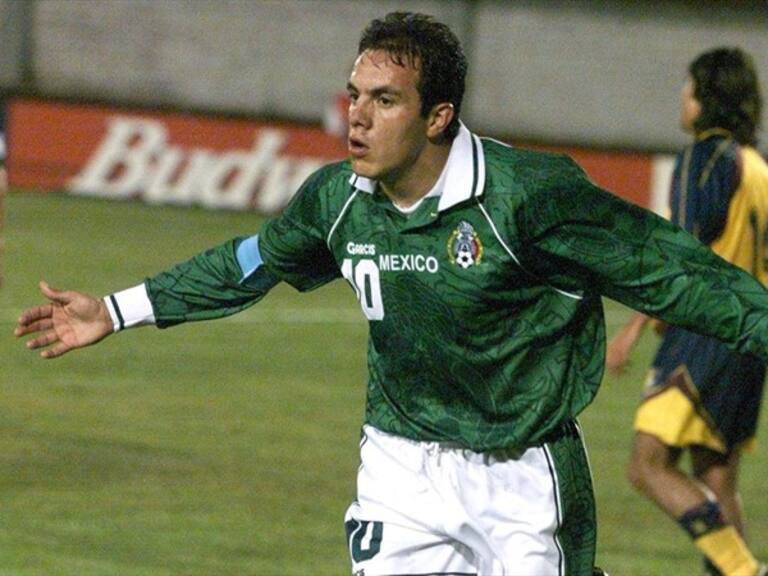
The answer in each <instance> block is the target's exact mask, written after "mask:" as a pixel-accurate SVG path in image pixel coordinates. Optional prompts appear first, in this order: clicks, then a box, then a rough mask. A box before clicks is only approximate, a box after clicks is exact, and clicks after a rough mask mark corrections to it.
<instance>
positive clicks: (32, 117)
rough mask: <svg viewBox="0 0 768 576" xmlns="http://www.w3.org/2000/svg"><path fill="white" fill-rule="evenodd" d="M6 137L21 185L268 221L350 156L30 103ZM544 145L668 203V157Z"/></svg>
mask: <svg viewBox="0 0 768 576" xmlns="http://www.w3.org/2000/svg"><path fill="white" fill-rule="evenodd" d="M8 131H9V137H10V141H11V142H12V145H11V146H10V148H9V159H8V160H9V161H8V165H9V176H10V183H11V186H14V187H18V188H26V189H34V190H41V191H47V192H59V191H63V192H66V193H69V194H74V195H83V196H97V197H104V198H110V199H117V200H142V201H145V202H149V203H157V204H180V205H199V206H204V207H207V208H219V209H233V210H256V211H259V212H262V213H274V212H277V211H279V210H280V209H282V208H283V207H284V206H285V204H286V203H287V202H288V200H290V198H291V197H292V196H293V194H294V193H295V192H296V190H297V189H298V187H299V185H300V184H301V182H302V181H303V180H304V179H305V178H306V177H307V176H308V175H309V174H310V173H311V172H312V171H314V170H315V169H317V168H318V167H319V166H320V165H322V164H324V163H327V162H330V161H334V160H338V159H342V158H344V157H345V155H346V145H345V143H344V141H343V139H342V138H339V137H338V136H335V135H333V134H329V133H327V132H326V131H324V130H323V129H322V128H320V127H318V126H317V125H313V124H299V123H290V124H289V123H275V122H262V121H255V120H235V119H231V118H222V117H214V116H201V115H191V114H180V113H163V112H158V111H153V110H140V109H125V108H122V109H121V108H115V107H108V106H96V105H82V104H73V103H68V102H57V101H44V100H36V99H29V98H13V99H12V100H11V101H10V102H9V106H8ZM504 140H505V141H507V142H509V143H511V144H513V145H519V146H525V147H532V145H530V144H526V143H524V142H515V141H514V140H512V139H509V138H505V139H504ZM536 147H537V148H544V149H546V150H550V151H553V152H559V153H565V154H568V155H570V156H571V157H573V158H574V159H575V160H576V161H577V162H579V164H581V166H582V167H583V168H584V169H585V170H586V172H587V173H588V174H589V175H590V177H591V178H592V179H593V180H594V181H595V182H597V183H598V184H599V185H601V186H602V187H604V188H606V189H608V190H610V191H612V192H614V193H616V194H617V195H619V196H621V197H624V198H625V199H627V200H629V201H631V202H634V203H636V204H639V205H641V206H645V207H651V208H657V207H659V206H661V205H663V204H664V200H663V197H664V194H665V192H666V190H667V189H668V181H669V167H670V166H671V160H670V158H669V157H668V156H664V155H651V154H645V153H630V152H616V151H595V150H588V149H583V148H572V147H558V146H546V147H543V146H536Z"/></svg>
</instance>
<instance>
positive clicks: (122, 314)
mask: <svg viewBox="0 0 768 576" xmlns="http://www.w3.org/2000/svg"><path fill="white" fill-rule="evenodd" d="M104 304H106V305H107V310H109V316H110V317H111V318H112V325H113V326H114V330H115V332H119V331H120V330H124V329H125V328H132V327H133V326H146V325H147V324H154V323H155V313H154V311H153V310H152V303H151V302H150V301H149V296H148V295H147V288H146V286H145V285H144V284H139V285H138V286H134V287H133V288H128V289H127V290H121V291H120V292H115V293H114V294H110V295H109V296H105V297H104Z"/></svg>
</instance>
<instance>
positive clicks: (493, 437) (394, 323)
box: [146, 127, 768, 451]
mask: <svg viewBox="0 0 768 576" xmlns="http://www.w3.org/2000/svg"><path fill="white" fill-rule="evenodd" d="M342 277H343V278H345V279H346V280H347V281H348V282H349V283H350V284H351V285H352V287H353V288H354V291H355V293H356V294H357V297H358V300H359V302H360V306H361V308H362V311H363V313H364V314H365V316H366V317H367V319H368V321H369V327H370V336H369V345H368V367H369V380H368V394H367V408H366V420H367V422H368V423H369V424H371V425H373V426H375V427H376V428H378V429H380V430H383V431H385V432H389V433H393V434H397V435H401V436H405V437H408V438H412V439H416V440H429V441H448V442H456V443H459V444H461V445H463V446H466V447H468V448H471V449H473V450H477V451H483V450H490V449H494V448H499V447H505V446H510V445H514V446H529V445H533V444H536V443H538V442H540V441H542V440H543V439H544V438H546V437H547V435H548V434H550V433H552V432H553V431H554V430H555V429H557V428H558V427H559V426H560V425H561V424H563V423H564V422H566V421H568V420H569V419H571V418H573V417H575V416H576V415H578V414H579V413H580V412H581V411H582V410H583V409H584V408H585V407H586V406H587V405H588V404H589V403H590V402H591V400H592V399H593V397H594V396H595V393H596V392H597V389H598V386H599V384H600V381H601V378H602V373H603V364H604V348H605V327H604V320H603V308H602V302H601V296H607V297H610V298H612V299H615V300H618V301H620V302H623V303H625V304H627V305H628V306H630V307H633V308H635V309H638V310H641V311H643V312H646V313H649V314H652V315H654V316H657V317H660V318H662V319H664V320H666V321H668V322H671V323H675V324H680V325H683V326H686V327H689V328H691V329H693V330H696V331H698V332H703V333H706V334H710V335H713V336H716V337H718V338H720V339H722V340H724V341H726V342H727V343H729V344H730V345H731V346H733V347H735V348H738V349H740V350H742V351H745V352H753V353H757V354H759V355H761V356H762V357H765V356H766V351H767V350H768V293H766V291H765V290H764V289H763V288H762V286H760V284H758V283H757V282H756V281H755V280H754V279H753V278H751V277H750V276H749V275H747V274H745V273H743V272H741V271H740V270H739V269H737V268H735V267H733V266H731V265H729V264H727V263H725V262H724V261H723V260H721V259H720V258H718V257H717V256H716V255H714V254H713V253H712V252H711V251H710V250H709V249H707V248H706V247H704V246H703V245H701V244H699V243H698V242H697V241H696V240H695V239H693V237H691V236H689V235H688V234H687V233H686V232H684V231H683V230H681V229H680V228H678V227H675V226H673V225H672V224H670V223H668V222H667V221H665V220H663V219H662V218H659V217H657V216H655V215H653V214H652V213H650V212H648V211H645V210H642V209H640V208H638V207H635V206H632V205H630V204H628V203H626V202H624V201H622V200H621V199H619V198H617V197H615V196H614V195H612V194H610V193H608V192H605V191H603V190H601V189H599V188H598V187H596V186H595V185H594V184H593V183H591V182H590V181H589V179H588V178H587V177H586V176H585V175H584V173H583V172H582V171H581V169H580V168H579V167H578V166H577V165H576V164H575V163H574V162H573V161H571V160H570V159H569V158H567V157H565V156H558V155H551V154H545V153H540V152H532V151H525V150H519V149H515V148H511V147H509V146H506V145H504V144H501V143H499V142H496V141H493V140H490V139H481V138H479V137H477V136H476V135H474V134H471V133H470V132H469V131H467V130H466V128H464V127H462V129H461V131H460V134H459V136H458V137H457V138H456V140H455V141H454V143H453V145H452V148H451V153H450V156H449V159H448V162H447V164H446V167H445V169H444V170H443V173H442V175H441V177H440V179H439V181H438V183H437V184H436V186H435V189H434V190H433V192H432V193H431V194H430V195H429V196H427V197H426V198H425V199H424V200H422V202H421V203H420V204H419V205H418V206H417V208H416V209H415V210H413V211H411V212H409V213H403V212H402V211H400V210H398V209H397V208H396V207H395V206H394V205H393V204H392V203H391V202H390V201H389V200H388V199H387V198H386V197H385V196H384V195H383V194H382V193H381V192H380V191H379V190H378V189H377V187H376V183H375V182H373V181H370V180H367V179H365V178H361V177H358V176H356V175H355V174H354V173H353V172H352V170H351V168H350V164H349V163H348V162H340V163H337V164H332V165H329V166H326V167H324V168H322V169H321V170H319V171H318V172H316V173H315V174H314V175H313V176H311V177H310V178H309V179H308V180H307V181H306V182H305V184H304V185H303V187H302V188H301V190H300V191H299V192H298V193H297V195H296V197H295V198H294V199H293V201H292V202H291V204H290V205H289V206H288V207H287V208H286V210H285V211H284V212H283V213H282V214H281V215H280V216H278V217H276V218H274V219H272V220H270V221H268V222H267V223H266V224H265V225H264V226H263V228H262V229H261V230H260V231H259V235H258V237H254V238H251V239H244V238H238V239H234V240H232V241H230V242H228V243H226V244H225V245H223V246H220V247H218V248H214V249H212V250H210V251H208V252H207V253H204V254H201V255H199V256H197V257H196V258H194V259H192V260H190V261H189V262H186V263H184V264H180V265H179V266H177V267H175V268H173V269H171V270H169V271H168V272H164V273H162V274H159V275H158V276H156V277H154V278H150V279H149V280H148V281H147V283H146V286H147V292H148V294H149V297H150V301H151V302H152V307H153V311H154V315H155V319H156V321H157V323H158V324H159V325H160V326H168V325H172V324H175V323H178V322H183V321H188V320H196V319H206V318H212V317H217V316H223V315H226V314H230V313H234V312H236V311H238V310H241V309H243V308H244V307H246V306H249V305H250V304H252V303H253V302H255V301H257V300H258V299H259V298H261V296H263V295H264V294H265V293H266V292H267V291H268V290H269V289H270V288H271V287H272V286H273V285H274V284H276V283H277V282H278V281H285V282H288V283H289V284H291V285H293V286H294V287H296V288H298V289H299V290H310V289H313V288H316V287H318V286H321V285H323V284H326V283H328V282H330V281H332V280H334V279H337V278H342Z"/></svg>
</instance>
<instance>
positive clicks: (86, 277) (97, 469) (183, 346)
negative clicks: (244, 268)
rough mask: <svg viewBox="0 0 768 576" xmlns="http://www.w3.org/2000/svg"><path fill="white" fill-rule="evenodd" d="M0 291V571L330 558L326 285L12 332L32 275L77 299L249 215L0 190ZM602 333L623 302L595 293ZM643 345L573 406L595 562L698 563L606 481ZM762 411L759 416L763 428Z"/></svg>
mask: <svg viewBox="0 0 768 576" xmlns="http://www.w3.org/2000/svg"><path fill="white" fill-rule="evenodd" d="M6 201H7V215H6V229H5V243H6V253H5V257H4V262H3V264H4V268H5V270H4V272H5V273H4V276H5V280H4V285H3V287H2V288H0V411H1V412H2V415H3V417H2V420H0V426H1V427H2V432H3V433H2V434H0V576H3V575H8V576H10V575H13V576H17V575H18V576H43V575H45V576H47V575H50V574H57V575H62V576H64V575H72V576H87V575H94V576H96V575H98V576H103V575H112V574H114V575H121V576H123V575H124V576H171V575H174V576H175V575H190V576H191V575H199V576H211V575H216V576H227V575H231V576H243V575H253V576H271V575H275V576H277V575H280V576H287V575H296V576H298V575H302V576H303V575H308V574H312V575H317V576H321V575H338V574H346V573H348V572H349V568H348V560H347V553H346V545H345V541H344V530H343V525H342V524H343V514H344V511H345V509H346V507H347V505H348V504H349V502H350V501H351V499H352V498H353V496H354V489H355V474H356V470H357V465H358V454H357V441H358V436H359V428H360V424H361V422H362V417H363V402H364V389H365V379H366V373H365V339H366V333H367V328H366V324H365V322H364V321H363V319H362V314H361V313H360V312H359V310H358V308H357V303H356V302H355V300H354V296H353V294H352V291H351V289H349V288H348V287H347V286H346V285H345V284H343V283H341V282H338V283H335V284H333V285H331V286H328V287H325V288H322V289H320V290H318V291H316V292H314V293H311V294H307V295H299V294H297V293H296V292H294V291H293V290H291V289H290V288H287V287H278V288H277V289H276V290H274V291H273V293H271V294H270V295H269V296H268V297H267V298H266V299H265V300H264V301H263V302H262V303H260V304H257V305H256V306H255V307H254V308H252V309H250V310H248V311H246V312H244V313H242V314H240V315H238V316H234V317H232V318H229V319H224V320H219V321H215V322H208V323H201V324H196V325H191V324H190V325H184V326H179V327H176V328H172V329H169V330H165V331H162V330H157V329H155V328H142V329H137V330H130V331H127V332H125V333H123V334H119V335H117V336H115V337H111V338H108V339H107V340H106V341H104V342H102V343H101V344H99V345H98V346H96V347H94V348H90V349H85V350H81V351H78V352H75V353H72V354H69V355H67V356H64V357H63V358H60V359H58V360H53V361H43V360H41V359H38V358H37V357H36V355H35V354H34V353H32V352H29V351H27V350H25V348H24V346H23V344H22V342H21V341H19V340H16V339H15V338H14V337H13V336H12V330H13V326H14V324H15V319H16V317H17V316H18V314H19V312H20V311H21V310H22V309H23V308H25V307H27V306H29V305H32V304H35V303H38V302H40V301H41V298H40V296H39V293H38V290H37V281H38V280H40V279H45V280H47V281H49V282H50V283H51V284H52V285H54V286H57V287H65V288H76V289H80V290H84V291H87V292H90V293H92V294H96V295H102V294H104V293H108V292H110V291H113V290H115V289H119V288H124V287H128V286H131V285H134V284H137V283H139V282H141V281H142V280H143V278H144V277H145V276H146V275H149V274H153V273H155V272H158V271H160V270H162V269H163V268H165V267H167V266H169V265H171V264H173V263H175V262H177V261H179V260H181V259H185V258H187V257H189V256H192V255H193V254H195V253H196V252H198V251H200V250H202V249H204V248H207V247H208V246H210V245H213V244H217V243H219V242H223V241H225V240H227V239H228V238H230V237H231V236H234V235H238V234H250V233H252V232H253V231H255V230H256V229H257V228H258V225H259V222H260V219H259V218H258V217H257V216H254V215H252V214H243V213H226V212H206V211H203V210H198V209H182V208H168V207H149V206H145V205H140V204H134V203H110V202H105V201H97V200H85V199H75V198H70V197H65V196H58V195H36V194H21V193H15V194H11V195H10V196H9V197H8V198H7V199H6ZM607 308H608V323H609V329H615V328H616V327H617V326H618V325H619V324H620V323H621V322H622V321H623V320H624V319H625V318H626V317H627V315H628V311H627V310H626V309H624V308H622V307H620V306H618V305H616V304H613V303H610V302H608V303H607ZM654 346H655V337H654V336H652V335H650V334H648V335H646V336H645V337H644V339H643V341H642V342H641V346H640V350H638V351H637V354H636V355H635V361H634V364H633V366H632V368H631V370H630V372H629V373H628V374H627V375H626V376H624V377H622V378H621V379H620V380H617V379H613V378H606V381H605V382H604V385H603V388H602V390H601V393H600V394H599V395H598V398H597V400H596V402H595V403H594V404H593V405H592V406H591V407H590V408H588V409H587V411H586V412H585V413H584V415H583V416H582V418H581V421H582V425H583V428H584V431H585V434H586V439H587V445H588V447H589V450H590V456H591V460H592V467H593V472H594V476H595V484H596V493H597V503H598V517H599V522H600V528H599V548H598V563H599V564H600V565H601V566H603V567H605V568H606V569H608V570H609V571H610V572H611V573H612V574H617V575H620V576H658V575H667V574H669V575H681V574H698V573H699V572H700V564H699V558H698V555H697V554H696V552H695V551H694V549H693V547H692V546H691V545H690V543H689V542H688V540H687V537H686V536H685V535H684V534H683V533H682V532H681V531H680V530H679V529H678V528H677V527H676V526H675V525H674V524H673V523H672V522H671V521H670V520H668V519H667V518H666V517H665V516H664V515H663V514H662V513H661V512H659V511H658V510H656V509H655V508H654V507H653V506H652V505H651V504H650V503H648V502H646V501H645V500H643V499H641V498H640V497H639V496H637V495H635V494H634V493H632V492H631V490H630V489H629V487H628V485H627V483H626V481H625V479H624V465H625V461H626V458H627V454H628V449H629V443H630V440H631V430H630V425H631V420H632V413H633V410H634V407H635V405H636V402H637V399H638V398H639V395H640V387H641V382H642V380H643V377H644V373H645V369H646V366H647V364H648V361H649V360H650V356H651V354H652V352H653V349H654ZM765 420H766V417H765V413H764V414H763V418H762V421H763V428H764V427H765ZM765 462H766V460H765V453H764V451H763V452H761V451H760V450H758V452H757V454H755V455H752V456H748V457H746V458H745V460H744V469H743V474H742V480H741V481H742V487H743V497H744V501H745V505H746V509H747V516H748V521H749V526H750V539H751V541H752V542H753V545H754V547H755V549H756V551H757V553H758V555H759V556H760V557H761V558H762V559H764V560H765V559H767V558H768V499H766V498H765V496H764V491H765V488H766V481H765V470H766V464H765Z"/></svg>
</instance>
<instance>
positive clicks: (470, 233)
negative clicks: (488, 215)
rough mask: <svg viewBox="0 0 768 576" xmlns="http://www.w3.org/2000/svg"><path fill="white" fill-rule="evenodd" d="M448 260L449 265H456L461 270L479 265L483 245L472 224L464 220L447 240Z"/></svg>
mask: <svg viewBox="0 0 768 576" xmlns="http://www.w3.org/2000/svg"><path fill="white" fill-rule="evenodd" d="M448 258H449V259H450V261H451V264H458V265H459V266H461V267H462V268H469V267H470V266H473V265H475V264H480V260H482V258H483V243H482V242H480V237H479V236H478V235H477V232H475V229H474V228H473V227H472V224H470V223H469V222H467V221H466V220H462V221H461V222H459V225H458V226H457V227H456V230H454V231H453V232H452V233H451V236H450V238H448Z"/></svg>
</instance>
